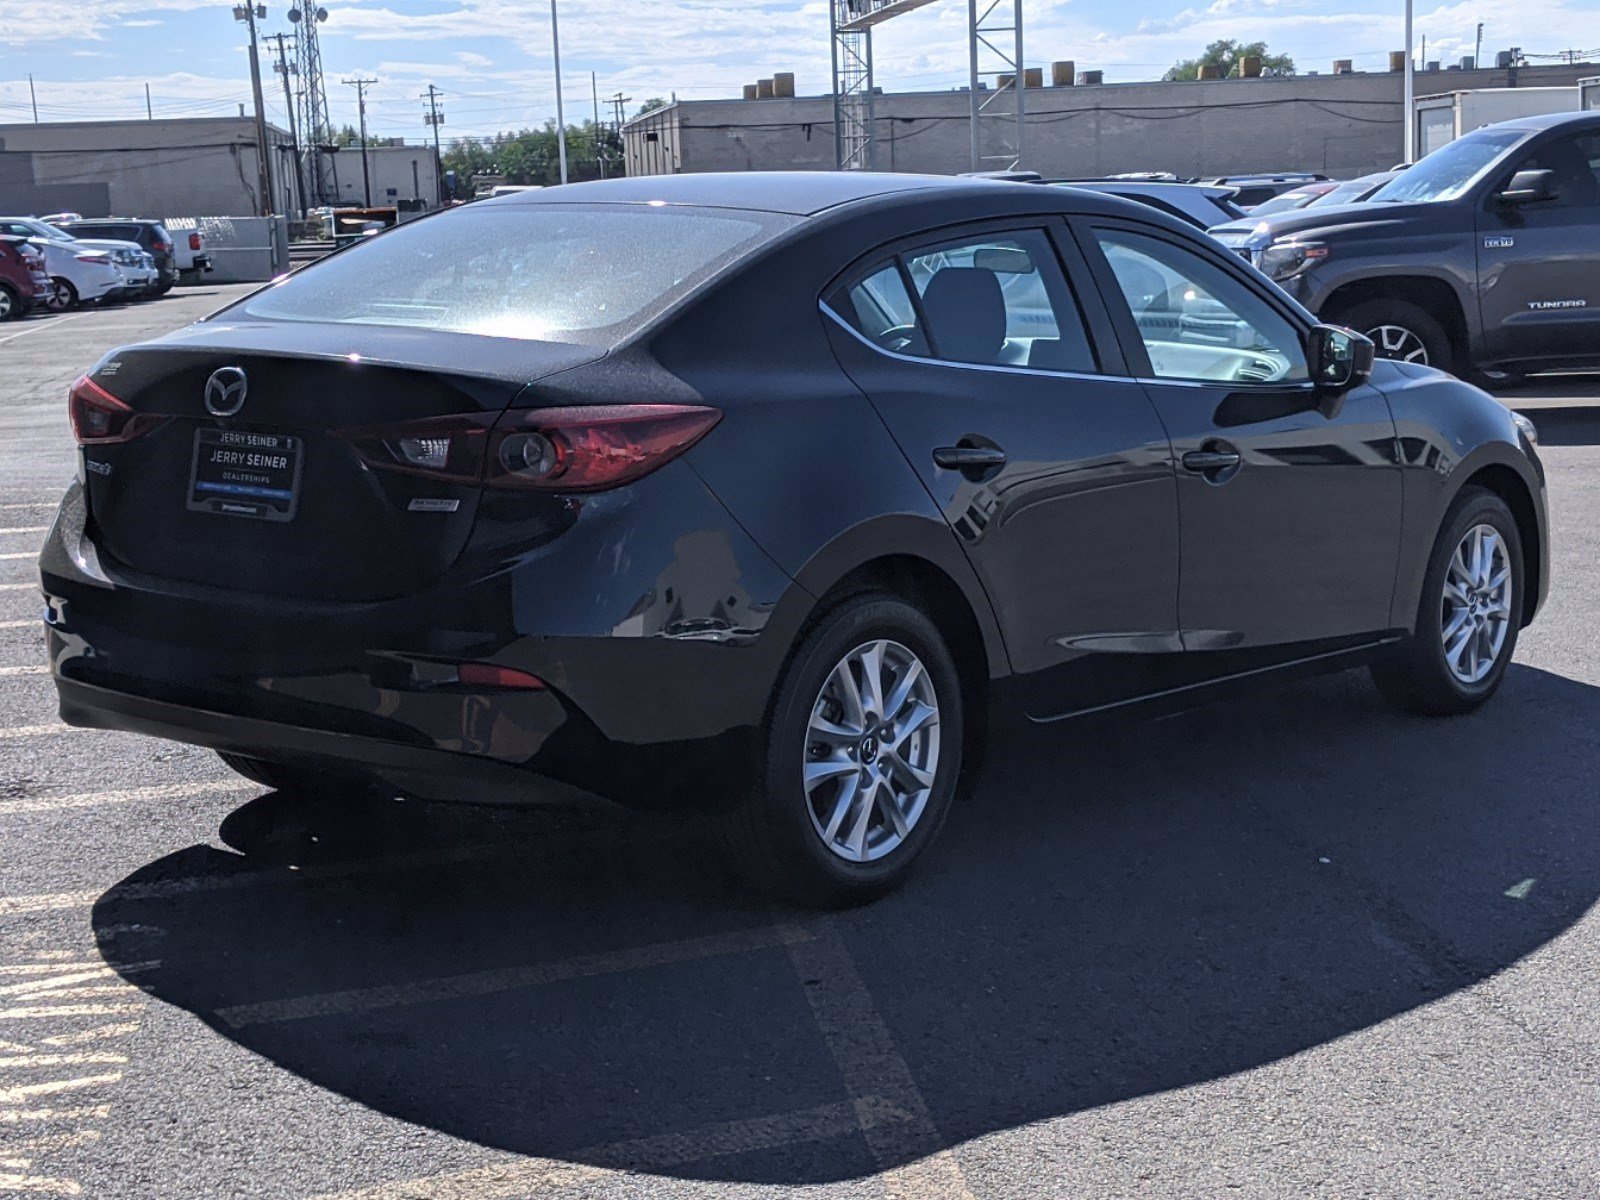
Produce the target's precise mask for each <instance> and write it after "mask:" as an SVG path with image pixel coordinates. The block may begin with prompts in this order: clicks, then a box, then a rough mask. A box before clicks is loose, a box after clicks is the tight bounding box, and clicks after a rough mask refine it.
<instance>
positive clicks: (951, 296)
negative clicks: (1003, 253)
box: [922, 267, 1006, 363]
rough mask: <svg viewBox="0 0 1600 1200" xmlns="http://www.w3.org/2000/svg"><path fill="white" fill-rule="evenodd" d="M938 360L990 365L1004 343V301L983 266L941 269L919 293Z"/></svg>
mask: <svg viewBox="0 0 1600 1200" xmlns="http://www.w3.org/2000/svg"><path fill="white" fill-rule="evenodd" d="M922 311H923V312H924V313H925V314H926V315H927V318H928V328H929V330H930V331H931V332H932V334H933V340H934V342H935V343H936V344H937V347H938V351H939V357H941V358H952V359H958V360H960V361H962V362H975V363H992V362H996V361H998V360H999V358H1000V351H1001V349H1002V348H1003V347H1004V346H1005V344H1006V298H1005V293H1004V292H1002V291H1001V290H1000V279H999V277H998V276H997V275H996V274H995V273H994V272H993V271H991V270H988V269H987V268H985V267H941V268H939V270H937V271H935V272H934V275H933V278H932V279H930V280H928V287H927V290H926V291H924V292H923V293H922Z"/></svg>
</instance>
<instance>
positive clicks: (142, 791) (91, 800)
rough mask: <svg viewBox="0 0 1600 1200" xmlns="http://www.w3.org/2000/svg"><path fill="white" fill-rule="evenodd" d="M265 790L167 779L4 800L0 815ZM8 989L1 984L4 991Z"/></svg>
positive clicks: (241, 784)
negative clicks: (149, 784)
mask: <svg viewBox="0 0 1600 1200" xmlns="http://www.w3.org/2000/svg"><path fill="white" fill-rule="evenodd" d="M249 791H255V792H259V791H261V788H260V787H259V786H258V785H256V784H251V783H243V782H240V783H234V782H232V781H231V780H230V781H228V782H226V783H164V784H156V785H154V786H152V787H138V788H121V789H119V790H117V791H111V792H80V793H77V794H75V795H71V796H26V797H24V798H22V799H21V800H0V817H5V816H14V815H16V814H19V813H38V812H54V811H56V810H58V809H63V808H98V807H100V806H101V805H104V804H137V803H141V802H143V801H147V800H186V799H188V798H189V797H190V796H207V795H216V796H233V795H237V794H238V793H240V792H249ZM4 990H5V989H3V988H0V991H4Z"/></svg>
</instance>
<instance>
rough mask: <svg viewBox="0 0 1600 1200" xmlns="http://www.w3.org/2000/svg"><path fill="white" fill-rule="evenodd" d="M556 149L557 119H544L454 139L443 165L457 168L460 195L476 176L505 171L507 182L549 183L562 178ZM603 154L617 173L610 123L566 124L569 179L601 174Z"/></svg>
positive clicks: (618, 151) (619, 149) (608, 168)
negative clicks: (516, 128)
mask: <svg viewBox="0 0 1600 1200" xmlns="http://www.w3.org/2000/svg"><path fill="white" fill-rule="evenodd" d="M560 154H561V152H560V147H559V146H558V145H557V139H556V123H555V122H554V121H546V122H545V123H544V126H543V127H542V128H539V129H523V130H520V131H518V132H516V133H509V132H507V133H497V134H495V135H494V136H493V137H487V138H460V139H457V140H456V141H454V142H452V143H451V145H450V146H449V148H448V149H446V150H445V152H444V169H445V170H446V171H454V172H455V173H456V190H457V194H459V195H463V196H465V195H468V194H469V189H470V188H471V187H472V177H473V176H474V175H489V174H495V175H504V176H505V179H506V182H507V183H520V184H544V185H545V186H547V187H548V186H550V185H552V184H557V183H560V182H561V157H560ZM602 154H603V155H604V156H605V159H606V173H607V174H612V175H616V174H620V173H621V170H620V164H621V160H622V146H621V144H620V143H619V142H618V141H617V139H616V137H615V136H614V135H613V133H612V132H611V130H610V128H609V127H607V126H605V125H601V126H599V127H598V128H597V127H596V126H595V124H594V122H593V121H585V122H583V124H581V125H568V126H567V179H568V180H569V181H571V182H573V183H577V182H579V181H581V180H585V179H598V178H600V175H601V164H600V158H601V155H602Z"/></svg>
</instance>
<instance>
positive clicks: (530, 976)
mask: <svg viewBox="0 0 1600 1200" xmlns="http://www.w3.org/2000/svg"><path fill="white" fill-rule="evenodd" d="M810 937H811V935H810V934H809V933H807V932H806V931H805V930H803V929H796V928H792V927H791V928H784V929H774V928H767V929H751V930H738V931H735V932H732V933H713V934H708V935H706V936H705V937H697V938H688V939H686V940H684V941H681V942H656V943H654V944H652V945H648V946H634V947H630V948H628V949H626V950H615V951H610V952H607V953H602V954H580V955H577V956H576V957H574V958H564V959H558V960H556V961H555V962H543V963H533V964H530V965H529V966H525V967H499V968H496V969H494V970H490V971H473V972H470V973H467V974H463V975H446V976H444V977H442V978H438V979H422V980H418V981H416V982H414V983H400V984H390V985H387V986H383V987H370V988H354V989H351V990H350V991H344V992H324V993H322V994H321V995H312V996H293V997H290V998H288V999H284V1000H267V1001H263V1002H261V1003H259V1004H235V1005H230V1006H229V1007H227V1008H219V1009H217V1010H216V1013H215V1015H216V1016H218V1017H220V1018H221V1019H222V1020H223V1021H225V1022H226V1023H227V1024H229V1025H231V1026H233V1028H235V1029H243V1028H245V1027H246V1026H249V1025H264V1024H267V1023H269V1022H274V1021H299V1020H304V1019H306V1018H309V1017H332V1016H346V1015H348V1014H350V1013H368V1012H376V1011H378V1010H380V1009H385V1008H399V1007H401V1006H404V1005H411V1004H429V1003H432V1002H434V1001H437V1000H459V999H462V998H464V997H467V996H488V995H493V994H494V993H496V992H509V991H515V990H517V989H520V988H526V987H537V986H539V985H541V984H547V983H561V982H565V981H567V980H572V979H589V978H593V977H594V976H597V975H617V974H622V973H623V972H627V971H643V970H648V969H649V968H651V967H664V966H670V965H672V964H674V963H684V962H694V961H696V960H698V959H702V958H719V957H722V956H724V955H728V954H744V953H748V952H750V951H752V950H769V949H773V948H775V947H779V946H786V945H788V944H789V943H790V942H791V941H793V940H794V939H796V938H799V939H801V940H809V939H810Z"/></svg>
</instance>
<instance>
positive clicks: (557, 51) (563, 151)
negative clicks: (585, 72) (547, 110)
mask: <svg viewBox="0 0 1600 1200" xmlns="http://www.w3.org/2000/svg"><path fill="white" fill-rule="evenodd" d="M550 54H551V57H552V58H553V59H554V60H555V67H556V153H557V154H558V155H559V156H560V159H561V182H562V183H565V182H566V181H567V118H566V114H565V113H563V112H562V109H561V30H560V27H559V26H558V25H557V23H556V0H550Z"/></svg>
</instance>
